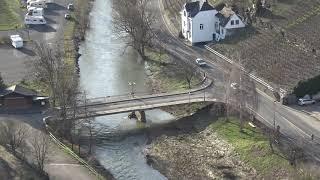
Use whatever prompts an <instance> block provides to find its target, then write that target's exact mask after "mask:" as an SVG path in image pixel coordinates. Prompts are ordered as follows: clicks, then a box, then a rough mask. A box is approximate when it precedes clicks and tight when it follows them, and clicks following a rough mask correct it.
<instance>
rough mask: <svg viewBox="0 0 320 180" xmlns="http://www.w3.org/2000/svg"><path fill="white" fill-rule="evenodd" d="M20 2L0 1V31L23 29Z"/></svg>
mask: <svg viewBox="0 0 320 180" xmlns="http://www.w3.org/2000/svg"><path fill="white" fill-rule="evenodd" d="M19 11H20V3H19V0H0V31H5V30H10V29H15V28H16V27H17V28H20V27H22V19H21V18H20V15H19Z"/></svg>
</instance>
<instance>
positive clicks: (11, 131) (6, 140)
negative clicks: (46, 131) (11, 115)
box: [0, 121, 28, 156]
mask: <svg viewBox="0 0 320 180" xmlns="http://www.w3.org/2000/svg"><path fill="white" fill-rule="evenodd" d="M27 134H28V129H27V127H26V126H25V125H23V124H21V123H18V122H15V121H4V122H1V123H0V142H1V144H2V145H3V146H5V147H8V148H9V149H10V150H11V151H12V152H13V154H14V155H15V156H16V155H17V150H18V149H19V148H24V147H23V146H24V145H25V144H26V143H25V142H26V137H27Z"/></svg>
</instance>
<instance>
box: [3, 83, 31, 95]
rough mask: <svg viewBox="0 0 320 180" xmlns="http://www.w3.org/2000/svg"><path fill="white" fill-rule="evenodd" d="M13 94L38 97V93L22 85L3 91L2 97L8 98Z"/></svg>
mask: <svg viewBox="0 0 320 180" xmlns="http://www.w3.org/2000/svg"><path fill="white" fill-rule="evenodd" d="M11 93H17V94H21V95H24V96H36V95H37V92H35V91H33V90H31V89H27V88H25V87H22V86H20V85H14V86H11V87H8V88H6V89H4V90H2V91H1V90H0V96H6V95H8V94H11Z"/></svg>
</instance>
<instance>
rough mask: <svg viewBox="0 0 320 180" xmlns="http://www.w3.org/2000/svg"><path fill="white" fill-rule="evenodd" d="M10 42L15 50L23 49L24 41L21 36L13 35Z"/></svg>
mask: <svg viewBox="0 0 320 180" xmlns="http://www.w3.org/2000/svg"><path fill="white" fill-rule="evenodd" d="M10 40H11V44H12V46H13V47H14V48H16V49H18V48H22V47H23V39H22V38H21V37H20V35H11V36H10Z"/></svg>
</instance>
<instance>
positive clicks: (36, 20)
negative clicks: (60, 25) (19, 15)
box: [24, 15, 47, 24]
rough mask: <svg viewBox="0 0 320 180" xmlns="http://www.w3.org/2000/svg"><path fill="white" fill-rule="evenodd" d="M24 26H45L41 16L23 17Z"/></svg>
mask: <svg viewBox="0 0 320 180" xmlns="http://www.w3.org/2000/svg"><path fill="white" fill-rule="evenodd" d="M24 24H47V21H46V20H45V19H44V17H43V16H28V15H26V16H25V17H24Z"/></svg>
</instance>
